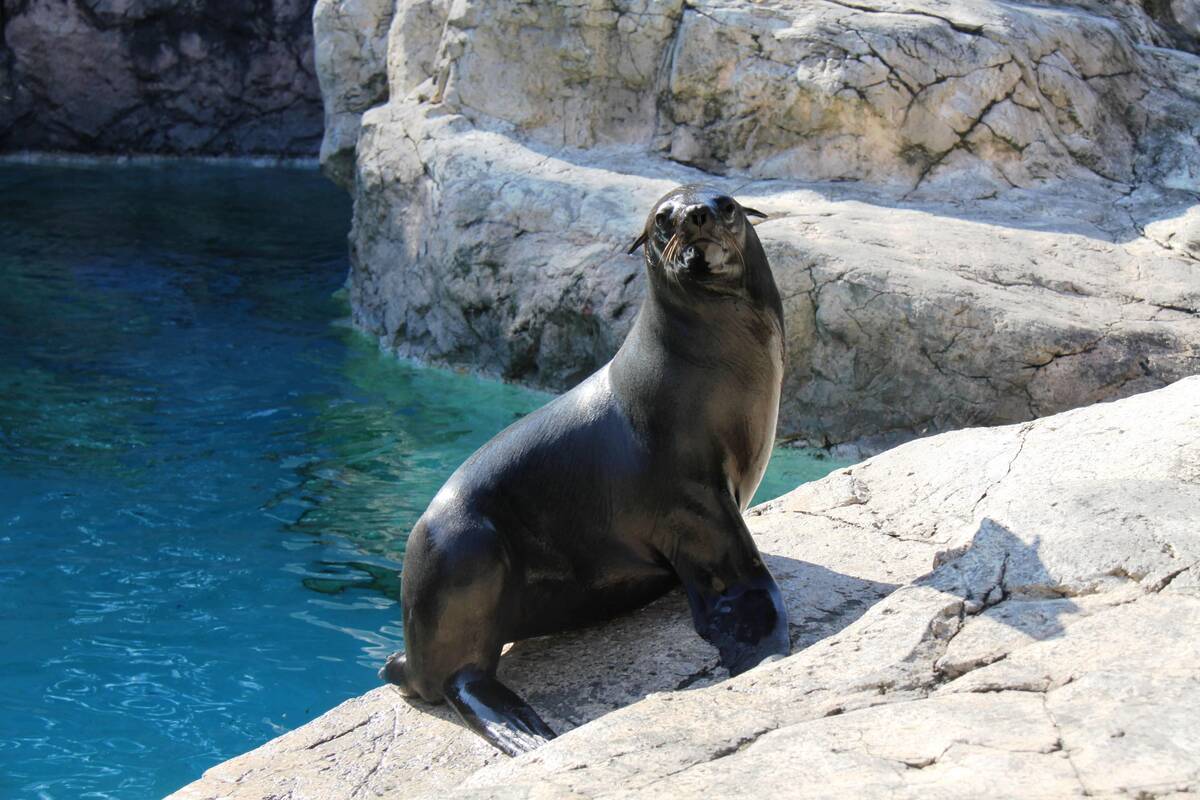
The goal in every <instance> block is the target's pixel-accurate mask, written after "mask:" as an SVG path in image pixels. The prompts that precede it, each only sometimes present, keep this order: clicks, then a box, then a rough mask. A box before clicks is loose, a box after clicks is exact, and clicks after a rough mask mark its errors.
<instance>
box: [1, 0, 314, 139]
mask: <svg viewBox="0 0 1200 800" xmlns="http://www.w3.org/2000/svg"><path fill="white" fill-rule="evenodd" d="M2 3H3V5H2V6H0V152H3V151H10V152H11V151H21V150H32V151H69V152H82V153H119V154H128V153H153V154H182V155H272V156H276V155H282V156H306V157H307V156H314V155H316V154H317V150H318V147H319V144H320V141H321V134H322V121H321V97H320V91H319V87H318V84H317V78H316V73H315V70H314V67H313V38H312V23H311V16H312V7H313V2H312V0H269V1H268V0H98V1H97V2H91V1H89V2H84V1H83V0H2Z"/></svg>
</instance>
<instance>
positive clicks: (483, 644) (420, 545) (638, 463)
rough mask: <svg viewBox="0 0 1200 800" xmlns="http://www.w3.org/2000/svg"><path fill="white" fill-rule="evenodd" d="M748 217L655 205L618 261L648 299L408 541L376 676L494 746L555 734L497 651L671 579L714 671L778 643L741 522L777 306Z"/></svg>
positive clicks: (624, 606)
mask: <svg viewBox="0 0 1200 800" xmlns="http://www.w3.org/2000/svg"><path fill="white" fill-rule="evenodd" d="M747 214H758V212H755V211H753V210H752V209H743V208H742V207H741V206H739V205H738V204H737V203H736V201H734V200H733V199H732V198H729V197H727V196H725V195H723V194H721V193H719V192H715V191H712V190H708V189H705V188H703V187H698V186H685V187H681V188H679V189H676V190H675V191H673V192H671V193H670V194H668V195H667V196H665V197H664V198H663V199H662V200H660V201H659V203H658V204H657V205H656V206H655V208H654V209H653V210H652V211H651V213H650V215H649V217H648V219H647V221H646V228H645V231H644V232H643V234H642V236H641V237H639V238H638V240H637V241H635V242H634V245H633V247H632V248H631V249H630V252H633V251H634V250H636V249H637V248H638V247H639V246H644V247H645V255H646V272H647V277H648V291H647V292H646V299H645V302H644V303H643V305H642V308H641V310H640V312H639V314H638V317H637V320H636V321H635V323H634V325H633V330H632V331H631V332H630V333H629V336H628V337H627V338H626V340H625V342H624V344H623V345H622V346H621V349H620V350H619V351H618V352H617V354H616V356H614V357H613V359H612V361H611V362H609V363H608V364H607V365H606V366H605V367H603V368H602V369H600V370H599V371H598V372H596V373H595V374H594V375H592V376H591V377H590V378H588V379H587V380H585V381H584V382H583V383H581V384H580V385H579V386H577V387H575V388H574V389H572V390H571V391H570V392H567V393H566V394H564V395H562V396H561V397H558V398H557V399H555V400H554V401H552V402H550V403H549V404H547V405H546V406H544V407H543V408H541V409H539V410H538V411H535V412H534V413H532V414H530V415H529V416H527V417H525V418H524V419H522V420H520V421H519V422H516V423H514V424H513V425H512V426H510V427H509V428H508V429H506V430H504V431H502V432H501V433H500V434H499V435H497V436H496V437H495V438H494V439H492V440H491V441H490V442H488V443H487V444H486V445H484V446H483V447H482V448H480V449H479V451H478V452H476V453H475V454H474V455H473V456H471V458H469V459H468V460H467V461H466V463H464V464H463V465H462V466H461V467H460V468H459V469H458V471H457V472H455V473H454V475H453V476H451V478H450V480H449V481H448V482H447V483H446V485H445V486H444V487H443V488H442V490H441V491H440V492H439V493H438V495H437V496H436V497H435V498H434V500H433V502H432V503H431V504H430V506H429V508H428V510H426V512H425V514H424V515H423V516H422V517H421V519H420V520H419V521H418V522H417V525H416V527H415V528H414V529H413V532H412V536H411V537H410V539H409V542H408V549H407V552H406V554H405V559H404V572H403V608H404V635H405V642H406V647H407V650H406V654H405V655H403V656H401V655H399V654H397V655H395V656H393V657H392V658H391V659H389V661H388V664H387V666H385V667H384V669H383V670H381V675H382V676H383V677H385V678H386V679H388V680H390V681H392V682H393V683H396V684H398V685H400V687H401V689H402V691H404V692H405V693H406V694H408V695H410V696H419V697H422V698H424V699H425V700H428V701H431V702H437V701H440V700H442V699H445V700H447V701H449V702H450V704H451V705H452V706H453V707H454V708H455V709H456V710H457V711H458V712H459V714H460V715H461V717H462V719H463V721H464V722H465V723H466V724H467V725H468V726H469V727H471V728H472V729H473V730H475V731H476V732H478V733H479V734H480V735H482V736H483V737H484V738H486V739H487V740H488V741H490V742H491V743H492V744H494V745H495V746H496V747H498V748H499V749H501V750H503V751H504V752H506V753H509V754H515V753H518V752H521V751H524V750H528V749H530V748H532V747H535V746H537V745H538V744H540V743H541V742H542V741H544V740H545V739H549V738H551V737H553V736H554V733H553V732H552V731H551V730H550V729H549V727H548V726H547V725H546V724H545V723H544V722H543V721H542V720H541V718H540V717H538V715H537V713H536V712H535V711H534V710H533V709H532V708H530V707H529V706H528V705H527V704H526V703H525V702H524V701H523V700H521V699H520V698H519V697H517V696H516V695H515V694H514V693H513V692H512V691H510V690H509V689H508V688H507V687H505V686H503V685H502V684H500V683H499V681H497V680H496V666H497V663H498V661H499V658H500V650H501V647H502V646H503V645H504V644H505V643H506V642H511V641H515V640H518V639H523V638H526V637H530V636H537V635H542V634H548V633H554V632H557V631H563V630H568V629H571V628H577V627H580V626H583V625H588V624H591V623H594V622H598V621H600V620H604V619H608V618H610V617H612V616H614V615H616V614H621V613H623V612H627V611H630V610H632V609H635V608H638V607H639V606H642V605H644V604H646V603H648V602H649V601H651V600H653V599H654V598H656V597H658V596H660V595H661V594H663V593H664V592H666V591H667V590H669V589H670V588H672V587H674V586H676V585H679V584H680V583H682V585H683V588H684V589H685V591H686V592H687V596H688V600H689V603H690V605H691V609H692V617H693V621H694V624H695V627H696V630H697V632H698V633H699V634H700V635H701V636H703V637H704V638H705V639H707V640H708V641H709V642H711V643H712V644H713V645H715V646H716V647H717V648H718V650H719V652H720V656H721V662H722V664H723V665H724V666H725V667H727V668H728V669H729V671H730V673H731V674H737V673H739V672H742V671H744V670H746V669H749V668H751V667H753V666H755V665H756V664H758V663H760V662H761V661H762V660H763V659H764V658H766V657H768V656H771V655H775V654H786V653H787V652H788V650H789V644H788V633H787V631H788V625H787V614H786V611H785V609H784V606H783V603H782V601H781V598H780V593H779V589H778V587H777V586H776V584H775V581H774V579H773V578H772V577H771V575H770V573H769V572H768V571H767V569H766V567H765V566H764V565H763V562H762V560H761V558H760V557H759V553H758V550H757V548H756V547H755V545H754V542H753V540H752V539H751V537H750V533H749V531H748V530H747V529H746V526H745V524H744V522H743V520H742V511H743V510H745V507H746V505H747V503H748V502H749V500H750V498H751V496H752V495H753V494H754V491H755V489H756V488H757V486H758V483H759V481H760V480H761V478H762V473H763V470H764V469H765V468H766V463H767V459H768V457H769V455H770V451H771V447H772V443H773V439H774V432H775V419H776V415H777V413H778V408H779V391H780V383H781V380H782V365H783V315H782V308H781V304H780V299H779V293H778V291H777V290H776V288H775V281H774V279H773V277H772V275H771V270H770V267H769V266H768V264H767V259H766V256H765V255H764V253H763V250H762V246H761V244H760V243H759V241H758V237H757V236H756V235H755V233H754V229H753V227H751V225H750V224H749V221H748V220H747V218H746V215H747ZM759 215H760V216H761V214H759ZM710 255H715V260H710V258H709V256H710Z"/></svg>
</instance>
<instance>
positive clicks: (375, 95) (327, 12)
mask: <svg viewBox="0 0 1200 800" xmlns="http://www.w3.org/2000/svg"><path fill="white" fill-rule="evenodd" d="M394 6H395V3H394V0H317V3H316V6H315V7H314V8H313V37H314V41H315V44H316V56H315V61H316V70H317V78H318V79H319V80H320V83H321V97H322V98H323V100H324V104H325V136H324V138H323V139H322V140H321V167H322V168H323V169H324V170H325V174H326V175H328V176H329V177H330V178H331V179H332V180H333V181H334V182H335V183H337V184H339V185H341V186H343V187H344V188H346V189H351V188H352V187H353V182H354V147H355V144H356V143H357V142H358V129H359V126H360V125H361V123H362V112H364V111H366V110H367V109H368V108H371V107H372V106H377V105H379V104H381V103H383V102H386V101H387V98H388V79H387V48H388V28H389V27H390V26H391V23H392V10H393V7H394Z"/></svg>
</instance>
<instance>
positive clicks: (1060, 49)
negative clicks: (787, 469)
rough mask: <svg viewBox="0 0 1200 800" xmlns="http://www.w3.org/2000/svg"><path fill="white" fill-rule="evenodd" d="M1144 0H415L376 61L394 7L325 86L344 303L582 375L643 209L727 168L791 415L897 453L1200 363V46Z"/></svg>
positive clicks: (622, 286)
mask: <svg viewBox="0 0 1200 800" xmlns="http://www.w3.org/2000/svg"><path fill="white" fill-rule="evenodd" d="M328 2H329V8H340V9H343V10H342V11H341V12H340V13H341V14H342V15H343V16H347V17H354V15H355V14H360V13H361V14H366V15H367V16H368V17H369V16H370V15H369V14H368V13H367V11H366V9H367V8H368V5H369V4H364V5H361V6H352V5H351V4H348V3H336V2H333V0H328ZM1151 5H1152V8H1151V12H1152V13H1148V12H1147V11H1145V10H1144V9H1143V8H1142V6H1140V5H1138V4H1137V3H1134V2H1126V1H1123V2H1116V3H1098V2H1090V0H1088V1H1084V0H1081V1H1080V2H1076V3H1065V2H1064V3H1056V4H1052V5H1042V4H1035V3H1013V2H998V0H974V1H968V0H959V1H958V2H935V1H934V0H914V1H913V2H900V1H899V0H862V2H857V1H856V2H853V3H851V2H840V1H839V2H834V0H814V1H813V2H804V3H799V2H794V3H784V2H776V3H749V2H739V1H738V0H696V2H689V3H686V4H685V3H682V2H680V1H679V0H668V1H667V2H660V3H655V2H631V3H618V4H617V5H616V6H614V5H612V4H611V3H607V2H605V3H600V2H582V3H570V4H567V3H535V4H532V5H531V4H528V3H519V2H515V1H514V2H508V0H503V1H502V2H491V3H481V2H460V3H455V4H453V6H452V7H451V4H449V3H448V2H441V1H440V0H439V1H438V2H431V1H429V0H415V1H408V0H402V2H399V3H398V4H396V6H395V9H394V14H393V15H392V16H391V17H389V18H388V19H390V34H389V41H388V44H387V55H386V59H384V60H381V59H380V57H379V52H380V50H381V48H382V47H383V42H382V40H381V38H380V34H379V33H378V32H379V31H380V30H382V25H383V21H384V19H385V17H386V14H387V13H391V7H390V5H389V6H387V9H386V13H385V12H382V11H381V12H380V13H379V15H378V16H377V17H375V18H374V19H375V20H377V22H375V23H372V24H373V25H374V27H372V24H368V23H367V22H363V23H362V24H360V25H359V26H358V27H357V28H356V30H357V31H360V32H361V31H363V30H370V31H374V32H375V33H373V34H372V36H369V37H367V39H363V38H362V37H361V36H360V35H359V34H355V36H349V35H346V36H341V35H339V36H338V37H329V38H327V39H325V40H323V39H322V37H321V36H320V34H318V52H326V56H324V57H323V59H319V61H321V62H322V63H324V64H325V65H326V66H325V67H323V68H322V75H323V76H327V79H326V86H335V87H337V86H342V87H348V88H343V89H338V90H335V93H334V95H333V96H332V97H331V96H329V95H328V94H327V97H326V103H327V107H331V106H332V107H343V106H344V107H346V108H350V107H351V106H353V109H354V110H353V111H352V112H345V113H342V112H338V113H335V114H333V116H332V117H330V119H332V120H334V122H333V123H331V125H330V127H329V128H328V130H329V133H328V134H327V137H326V143H325V144H326V147H325V150H326V154H327V160H326V166H327V169H328V171H329V172H330V174H331V175H333V176H334V177H335V178H336V179H338V180H339V181H341V182H343V183H344V184H346V185H350V184H354V185H355V189H354V191H355V197H356V213H355V225H354V231H353V234H352V236H351V250H352V255H353V271H352V276H351V279H352V280H351V297H352V301H353V305H354V313H355V320H356V322H357V323H358V325H359V326H361V327H362V328H364V329H366V330H368V331H370V332H371V333H373V334H375V335H376V336H378V337H379V340H380V342H381V344H382V345H383V346H384V347H386V348H389V349H392V350H395V351H396V352H397V353H398V354H400V355H403V356H408V357H415V358H418V359H422V360H427V361H432V362H435V363H449V364H455V365H461V366H467V367H470V368H474V369H479V370H482V371H484V372H487V373H491V374H496V375H502V376H504V377H506V378H510V379H515V380H520V381H524V382H529V383H533V384H537V385H543V386H548V387H553V388H563V387H566V386H569V385H571V384H572V383H574V382H575V381H577V380H578V379H579V378H581V377H582V376H584V375H586V374H587V373H588V372H590V371H591V370H592V369H594V368H595V367H597V366H599V365H600V364H602V363H603V362H604V361H605V360H606V359H607V358H608V357H609V356H610V355H611V354H612V352H613V351H614V350H615V349H616V347H617V346H618V345H619V343H620V341H621V339H622V337H623V335H624V334H625V332H626V331H627V330H628V327H629V325H630V323H631V322H632V319H633V316H634V313H635V312H636V309H637V305H638V302H639V300H640V298H641V292H642V280H643V278H642V276H641V262H640V258H639V257H638V256H626V255H625V253H624V250H625V248H626V246H627V245H628V243H629V242H630V241H631V240H632V238H633V237H634V236H635V235H636V233H637V232H638V230H639V229H640V227H641V225H642V222H643V220H644V218H645V214H646V213H647V211H648V209H649V208H650V206H651V204H652V203H653V202H654V200H655V199H657V197H658V196H659V195H660V194H662V193H663V192H664V191H665V190H666V189H668V188H670V187H671V186H672V185H674V184H677V183H680V182H684V181H707V182H714V183H717V184H719V185H722V186H724V187H726V188H727V189H729V190H730V191H731V192H733V193H734V194H735V195H737V196H738V197H739V198H743V199H745V200H746V201H747V202H749V203H753V204H754V205H756V206H757V207H759V208H762V210H764V211H767V212H769V213H770V214H771V215H772V218H771V219H770V220H768V221H767V222H764V223H762V224H761V225H760V226H759V228H758V231H759V235H760V237H762V239H763V240H764V243H765V244H766V247H767V251H768V253H769V255H770V257H771V261H772V265H773V267H774V269H775V272H776V276H777V278H778V281H779V283H780V284H781V287H782V288H783V290H784V294H785V297H786V305H787V316H788V326H789V334H788V338H789V342H788V345H789V370H788V379H787V381H788V382H787V386H786V387H785V395H784V409H783V418H782V420H781V430H782V432H783V433H785V434H788V435H798V436H801V437H803V438H805V439H808V440H810V441H813V442H816V443H840V442H847V441H856V440H862V439H864V438H866V439H867V440H868V441H871V440H874V441H876V442H880V441H888V440H892V441H894V440H898V439H904V438H911V437H912V436H914V435H919V434H922V433H927V432H931V431H937V430H944V429H947V428H953V427H959V426H962V425H968V424H996V423H1004V422H1012V421H1019V420H1024V419H1030V418H1033V417H1036V416H1040V415H1045V414H1048V413H1053V412H1055V411H1059V410H1062V409H1065V408H1070V407H1074V406H1079V405H1083V404H1086V403H1090V402H1094V401H1097V400H1102V399H1109V398H1113V397H1119V396H1125V395H1128V394H1131V393H1133V392H1136V391H1141V390H1146V389H1151V388H1155V387H1159V386H1162V385H1165V384H1166V383H1169V382H1170V381H1172V380H1175V379H1177V378H1179V377H1182V376H1184V375H1189V374H1195V373H1197V372H1200V313H1198V312H1200V262H1198V261H1197V252H1198V250H1200V228H1198V227H1197V225H1196V220H1195V215H1196V206H1197V198H1198V197H1200V144H1198V142H1197V137H1198V136H1200V57H1198V56H1197V55H1196V52H1198V51H1200V47H1198V46H1197V42H1198V41H1200V40H1198V39H1197V38H1196V35H1195V34H1196V31H1195V29H1194V28H1195V21H1194V20H1193V19H1192V17H1194V14H1192V13H1191V11H1190V7H1189V6H1188V4H1186V3H1175V4H1171V3H1165V2H1164V3H1154V4H1151ZM331 13H332V12H331ZM320 18H321V12H320V9H319V11H318V19H320ZM1189 26H1190V27H1189ZM356 37H357V38H356ZM372 37H374V38H372ZM368 40H369V41H368ZM322 48H325V50H322ZM384 71H385V72H386V77H387V80H388V83H389V89H388V92H387V96H388V98H389V99H388V101H387V102H386V103H385V104H383V105H380V106H376V107H375V108H372V109H370V110H368V111H366V113H365V114H363V115H362V123H361V126H360V127H358V128H355V126H354V125H353V124H352V123H353V120H354V119H357V118H358V114H360V113H361V111H360V108H359V105H360V103H359V101H360V100H362V99H363V98H365V97H366V96H367V95H368V94H371V93H372V92H375V90H374V89H372V90H371V91H367V90H366V88H365V87H377V86H378V85H379V84H380V83H381V81H382V80H383V72H384ZM376 94H379V93H378V92H376ZM379 96H380V97H382V95H381V94H379ZM339 104H341V105H340V106H339ZM338 114H341V116H338ZM337 120H341V122H337ZM343 123H344V124H343ZM351 152H356V153H357V180H356V181H355V180H354V179H353V178H352V177H351V176H350V175H349V174H348V173H349V168H348V166H347V165H348V163H349V159H350V153H351Z"/></svg>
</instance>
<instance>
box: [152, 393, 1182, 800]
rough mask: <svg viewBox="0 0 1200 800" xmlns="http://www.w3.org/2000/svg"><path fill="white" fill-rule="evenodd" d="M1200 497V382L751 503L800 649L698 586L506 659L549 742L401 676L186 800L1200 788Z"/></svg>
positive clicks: (989, 433)
mask: <svg viewBox="0 0 1200 800" xmlns="http://www.w3.org/2000/svg"><path fill="white" fill-rule="evenodd" d="M1197 509H1200V378H1189V379H1185V380H1182V381H1179V382H1177V383H1175V384H1173V385H1171V386H1169V387H1167V388H1164V389H1160V390H1158V391H1154V392H1148V393H1144V394H1140V395H1137V396H1134V397H1131V398H1128V399H1125V400H1121V401H1117V402H1113V403H1103V404H1098V405H1095V406H1091V407H1089V408H1085V409H1078V410H1075V411H1070V412H1066V413H1062V414H1058V415H1055V416H1052V417H1047V418H1044V419H1039V420H1036V421H1034V422H1030V423H1024V424H1019V425H1010V426H1005V427H999V428H978V429H973V430H963V431H955V432H951V433H946V434H941V435H938V436H933V437H929V438H926V439H922V440H920V441H916V442H912V443H910V444H906V445H903V446H900V447H897V448H895V449H893V450H890V451H888V452H887V453H884V454H882V455H879V456H876V457H874V458H872V459H869V460H867V461H865V462H863V463H861V464H857V465H855V466H852V467H848V468H845V469H842V470H838V471H837V472H835V473H833V474H832V475H830V476H829V477H828V478H825V479H824V480H821V481H817V482H814V483H811V484H807V485H805V486H802V487H800V488H799V489H797V490H796V491H794V492H792V493H790V494H788V495H785V496H784V497H781V498H779V499H778V500H775V501H772V502H770V503H767V504H765V505H763V506H760V507H758V508H756V509H753V510H752V511H751V512H750V514H749V516H748V518H747V523H748V524H749V526H750V529H751V531H752V532H753V533H754V535H755V538H756V540H757V542H758V545H759V547H760V549H761V550H762V552H763V553H764V557H765V558H766V559H767V561H768V563H769V565H770V567H771V569H772V571H773V572H774V573H775V575H776V576H777V577H778V578H779V581H780V584H781V587H782V589H783V592H784V595H785V599H786V602H787V604H788V607H789V613H790V615H791V618H792V620H793V623H794V624H793V630H792V638H793V648H794V652H793V655H792V656H791V657H789V658H786V659H784V660H782V661H778V662H775V663H772V664H767V665H764V666H762V667H759V668H758V669H754V670H751V671H750V672H748V673H746V674H744V675H741V676H739V677H737V678H734V679H725V676H724V675H722V674H720V673H719V671H718V669H717V668H716V653H715V652H714V651H713V650H712V649H711V648H710V647H708V645H706V644H705V643H704V642H703V641H701V640H700V639H699V638H698V637H697V636H696V635H695V633H694V632H693V631H692V629H691V626H690V623H689V617H688V612H687V609H686V603H685V601H684V600H683V598H682V597H680V596H678V595H676V594H673V595H669V596H668V597H666V598H664V599H663V600H661V601H659V602H657V603H655V604H653V605H652V606H650V607H648V608H646V609H645V610H643V611H641V612H639V613H636V614H633V615H630V616H628V617H624V618H621V619H618V620H616V621H614V622H612V623H609V624H607V625H603V626H599V627H596V628H590V629H587V630H584V631H580V632H578V633H574V634H568V635H563V636H557V637H551V638H547V639H540V640H532V641H528V642H523V643H521V644H519V645H517V646H516V647H514V648H513V649H512V650H511V651H510V652H509V653H508V654H507V655H506V656H505V657H504V659H503V662H502V667H501V672H502V674H503V676H504V679H505V681H506V682H507V683H509V684H510V685H511V686H513V687H514V689H516V690H517V691H518V692H520V693H521V694H522V695H523V696H525V697H527V698H529V700H530V702H531V703H533V704H534V705H535V706H536V707H537V708H538V709H539V710H540V711H542V712H543V714H544V716H545V717H546V718H547V720H548V721H549V722H551V724H553V725H555V726H556V727H557V728H559V729H560V730H562V731H567V732H566V733H565V734H564V735H562V736H560V737H559V738H558V739H556V740H554V741H552V742H551V743H550V744H548V745H547V746H545V747H543V748H541V749H540V750H538V751H535V752H533V753H529V754H527V755H525V756H522V757H520V758H517V759H507V758H505V757H503V756H500V755H498V754H497V753H495V752H493V751H491V750H490V748H489V747H488V746H487V745H486V744H484V743H483V742H482V740H480V739H479V738H478V737H476V736H475V735H474V734H472V733H471V732H469V731H467V730H465V729H464V728H463V727H461V726H460V725H459V724H457V723H456V721H455V720H454V719H453V716H452V714H451V712H449V711H447V710H445V709H444V708H433V707H429V706H426V705H424V704H420V703H409V702H407V701H405V700H404V699H403V698H401V697H400V696H399V695H398V694H397V693H396V692H395V691H394V690H393V689H392V688H391V687H380V688H377V689H373V690H371V691H369V692H368V693H367V694H365V695H363V696H362V697H360V698H357V699H354V700H350V701H348V702H347V703H345V704H343V705H341V706H339V707H337V708H336V709H333V710H332V711H330V712H328V713H327V714H325V715H324V716H322V717H320V718H318V719H316V720H314V721H313V722H310V723H309V724H307V725H305V726H303V727H301V728H299V729H297V730H295V731H292V732H290V733H287V734H285V735H283V736H281V737H280V738H278V739H276V740H274V741H272V742H270V743H268V744H266V745H264V746H262V747H261V748H259V749H257V750H254V751H252V752H250V753H247V754H245V755H243V756H239V757H237V758H235V759H232V760H231V761H228V762H226V763H224V764H221V765H218V766H216V767H214V768H212V769H211V770H209V771H208V772H207V773H206V774H205V776H204V777H203V778H202V779H200V780H198V781H197V782H196V783H193V784H191V785H189V786H187V787H184V788H183V789H181V790H180V791H179V792H177V793H176V794H174V795H172V796H171V797H172V798H175V800H215V799H216V798H247V799H248V798H266V797H293V798H302V797H303V798H335V797H337V798H346V797H360V796H366V797H370V796H389V797H442V798H444V797H472V798H484V797H488V798H491V797H503V798H515V797H522V798H539V797H556V798H557V797H664V796H667V797H675V796H696V795H698V794H703V795H704V796H706V797H730V798H733V797H746V796H751V797H758V796H776V795H781V796H787V797H847V796H852V797H864V798H874V797H880V798H884V797H887V798H897V797H913V798H917V797H921V798H928V797H987V798H993V799H994V798H1029V797H1046V798H1049V797H1054V798H1059V797H1072V796H1082V795H1087V796H1091V797H1139V798H1157V797H1175V798H1183V797H1192V796H1196V793H1200V650H1198V649H1197V648H1198V640H1197V638H1196V636H1195V631H1196V630H1197V626H1198V625H1200V526H1198V525H1197V522H1198V521H1200V517H1198V513H1200V512H1197Z"/></svg>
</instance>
